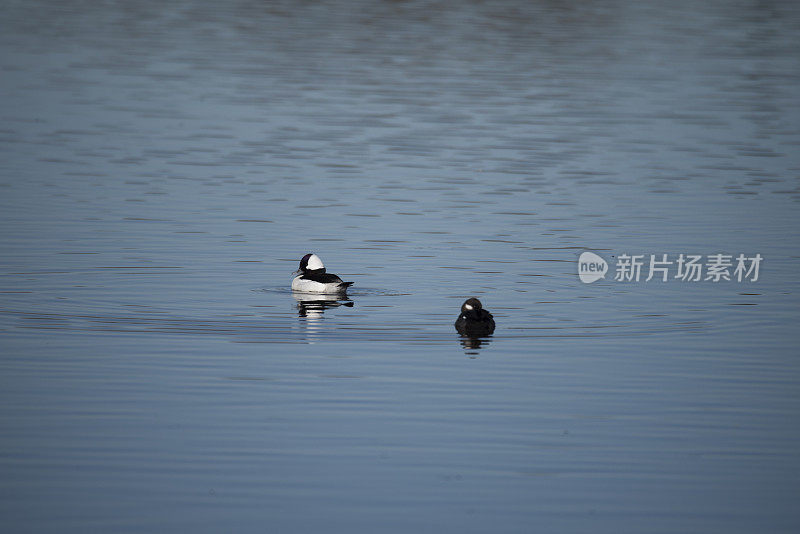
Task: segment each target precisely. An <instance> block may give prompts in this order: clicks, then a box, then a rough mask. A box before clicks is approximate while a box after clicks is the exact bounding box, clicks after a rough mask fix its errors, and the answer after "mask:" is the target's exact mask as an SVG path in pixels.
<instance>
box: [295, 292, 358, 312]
mask: <svg viewBox="0 0 800 534" xmlns="http://www.w3.org/2000/svg"><path fill="white" fill-rule="evenodd" d="M292 296H293V297H294V300H295V301H297V314H298V315H299V316H300V317H306V318H309V319H315V318H320V317H322V315H323V313H325V310H327V309H330V308H338V307H339V306H347V307H348V308H352V307H353V301H352V300H350V299H349V298H347V296H344V295H325V294H313V293H298V292H296V291H293V292H292Z"/></svg>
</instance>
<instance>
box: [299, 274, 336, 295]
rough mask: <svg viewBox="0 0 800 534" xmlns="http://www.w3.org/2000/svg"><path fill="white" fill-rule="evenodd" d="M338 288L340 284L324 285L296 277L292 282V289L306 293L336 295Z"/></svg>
mask: <svg viewBox="0 0 800 534" xmlns="http://www.w3.org/2000/svg"><path fill="white" fill-rule="evenodd" d="M338 288H339V284H323V283H322V282H315V281H313V280H306V279H304V278H303V277H301V276H296V277H295V278H294V280H292V289H293V290H294V291H303V292H304V293H336V292H337V291H338V290H339V289H338Z"/></svg>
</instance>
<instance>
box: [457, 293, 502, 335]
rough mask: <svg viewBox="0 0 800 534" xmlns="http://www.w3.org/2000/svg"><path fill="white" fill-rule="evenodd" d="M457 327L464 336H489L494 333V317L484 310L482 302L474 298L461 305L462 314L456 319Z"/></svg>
mask: <svg viewBox="0 0 800 534" xmlns="http://www.w3.org/2000/svg"><path fill="white" fill-rule="evenodd" d="M455 327H456V330H457V331H458V333H459V334H461V335H462V336H469V337H480V336H489V335H491V334H492V332H494V317H492V314H491V313H489V311H488V310H484V309H483V304H481V301H480V300H478V299H476V298H475V297H472V298H469V299H467V300H466V301H464V304H462V305H461V314H460V315H459V316H458V319H456V322H455Z"/></svg>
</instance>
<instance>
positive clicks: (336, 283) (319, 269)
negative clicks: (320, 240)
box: [292, 253, 353, 295]
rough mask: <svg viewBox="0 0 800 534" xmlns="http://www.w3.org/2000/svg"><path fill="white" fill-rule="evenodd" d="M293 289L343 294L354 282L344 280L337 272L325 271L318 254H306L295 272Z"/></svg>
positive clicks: (306, 291)
mask: <svg viewBox="0 0 800 534" xmlns="http://www.w3.org/2000/svg"><path fill="white" fill-rule="evenodd" d="M292 274H294V275H295V277H294V279H293V280H292V290H293V291H300V292H303V293H326V294H336V295H343V294H345V293H346V292H347V288H348V287H350V286H351V285H353V282H343V281H342V279H341V278H339V277H338V276H336V275H335V274H331V273H328V272H325V265H323V263H322V260H321V259H319V256H317V255H316V254H313V253H311V254H306V255H305V256H303V258H302V259H301V260H300V268H299V269H298V270H296V271H295V272H294V273H292Z"/></svg>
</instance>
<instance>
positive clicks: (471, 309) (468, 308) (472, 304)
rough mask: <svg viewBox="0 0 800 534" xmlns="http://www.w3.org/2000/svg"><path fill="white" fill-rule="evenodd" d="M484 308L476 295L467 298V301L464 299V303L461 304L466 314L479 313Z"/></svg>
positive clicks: (462, 310)
mask: <svg viewBox="0 0 800 534" xmlns="http://www.w3.org/2000/svg"><path fill="white" fill-rule="evenodd" d="M482 309H483V304H481V301H479V300H478V299H476V298H475V297H472V298H471V299H467V300H466V301H464V304H462V305H461V313H463V314H464V315H474V314H478V313H479V312H480V310H482Z"/></svg>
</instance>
